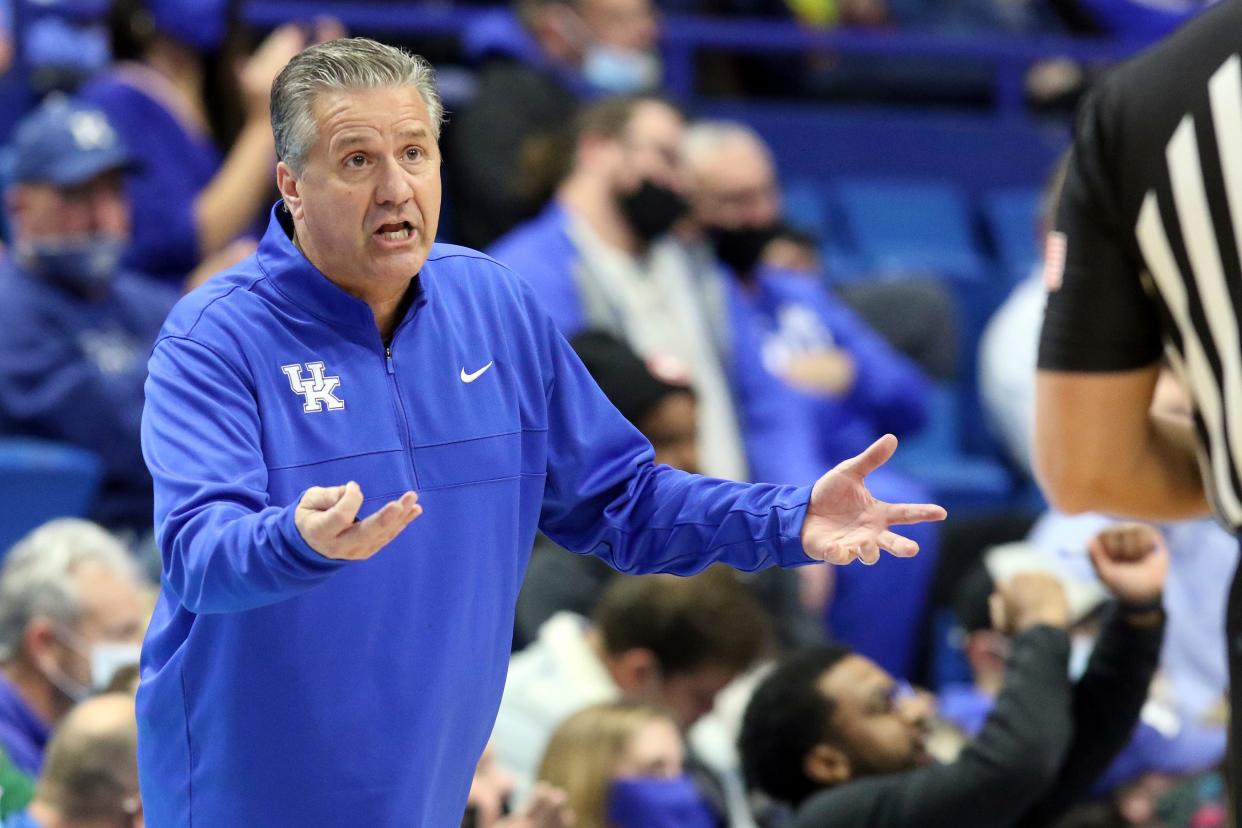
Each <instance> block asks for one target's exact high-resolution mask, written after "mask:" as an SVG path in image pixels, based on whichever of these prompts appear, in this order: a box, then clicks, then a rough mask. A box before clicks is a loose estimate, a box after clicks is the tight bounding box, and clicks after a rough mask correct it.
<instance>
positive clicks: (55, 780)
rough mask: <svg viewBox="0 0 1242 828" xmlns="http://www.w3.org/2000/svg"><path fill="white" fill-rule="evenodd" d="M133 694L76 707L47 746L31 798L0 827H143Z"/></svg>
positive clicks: (89, 701)
mask: <svg viewBox="0 0 1242 828" xmlns="http://www.w3.org/2000/svg"><path fill="white" fill-rule="evenodd" d="M144 824H145V823H144V820H143V813H142V798H141V796H140V795H139V792H138V723H137V717H136V716H135V713H134V700H133V697H132V696H130V695H127V694H120V693H109V694H106V695H102V696H98V697H96V698H93V699H88V700H87V701H84V702H82V704H80V705H78V706H77V707H75V708H74V709H73V710H72V711H71V712H70V713H69V715H67V716H66V717H65V720H64V722H63V723H61V725H60V727H58V728H57V730H56V735H55V736H54V737H53V738H52V741H51V743H50V744H49V745H48V750H47V763H46V765H45V766H44V769H43V773H42V775H41V776H40V777H39V784H38V790H37V793H36V795H35V798H34V801H33V802H31V803H30V807H29V808H28V809H27V810H26V811H25V812H24V813H19V814H15V815H13V816H12V817H10V818H9V819H8V820H6V821H5V822H4V823H3V828H100V827H101V826H105V825H106V826H108V828H142V826H143V825H144Z"/></svg>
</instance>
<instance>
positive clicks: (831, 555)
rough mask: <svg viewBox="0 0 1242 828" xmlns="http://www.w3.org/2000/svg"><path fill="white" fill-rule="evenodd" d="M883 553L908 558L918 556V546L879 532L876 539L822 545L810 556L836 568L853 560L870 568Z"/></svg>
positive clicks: (813, 550) (906, 539) (906, 540)
mask: <svg viewBox="0 0 1242 828" xmlns="http://www.w3.org/2000/svg"><path fill="white" fill-rule="evenodd" d="M883 551H887V552H889V553H890V554H892V555H893V556H894V557H898V558H910V557H913V556H914V555H917V554H918V551H919V545H918V544H917V543H915V542H914V541H912V540H910V539H909V538H905V537H902V536H901V535H898V534H897V533H895V532H887V531H886V532H881V533H880V535H879V537H878V538H876V539H867V540H858V541H850V542H843V543H834V542H828V543H823V544H820V545H819V548H817V549H816V548H813V549H812V551H811V553H810V556H811V557H812V558H816V559H817V560H821V561H824V562H825V563H830V564H835V565H837V566H844V565H845V564H848V563H851V562H852V561H855V560H857V561H859V562H860V563H862V564H863V565H865V566H871V565H873V564H875V563H877V562H878V561H879V560H880V553H881V552H883Z"/></svg>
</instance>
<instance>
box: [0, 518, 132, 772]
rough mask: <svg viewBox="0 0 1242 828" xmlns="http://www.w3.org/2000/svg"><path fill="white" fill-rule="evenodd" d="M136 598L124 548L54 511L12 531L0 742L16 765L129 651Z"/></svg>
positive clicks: (30, 768)
mask: <svg viewBox="0 0 1242 828" xmlns="http://www.w3.org/2000/svg"><path fill="white" fill-rule="evenodd" d="M144 607H145V602H144V601H143V597H142V593H141V591H140V589H139V581H138V578H137V571H136V569H135V567H134V565H133V563H132V562H131V560H130V558H129V556H128V553H126V551H125V549H124V547H122V546H121V544H120V543H119V542H118V541H117V540H116V539H115V538H114V537H112V536H111V535H110V534H108V533H107V532H105V531H104V530H103V529H102V528H100V527H99V526H97V525H95V524H93V523H90V522H88V521H85V520H77V519H73V518H63V519H60V520H54V521H51V522H50V523H46V524H44V525H43V526H40V527H39V528H38V529H35V530H34V531H33V532H31V533H30V534H29V535H27V536H26V537H25V538H23V539H22V540H20V541H19V542H18V543H17V545H15V546H14V547H13V550H12V551H11V552H10V553H9V555H8V557H7V558H6V559H5V561H4V567H3V569H0V745H2V746H3V748H4V750H5V752H7V753H8V755H9V757H10V758H11V759H12V761H13V764H14V765H16V766H17V767H18V768H19V769H21V770H22V771H23V772H25V773H27V774H30V775H31V776H34V775H36V774H38V772H39V769H40V767H41V766H42V763H43V750H44V747H45V746H46V744H47V739H48V734H49V732H50V731H51V729H52V728H53V727H54V726H55V725H56V724H57V723H58V722H60V720H61V719H63V718H64V716H65V714H66V713H68V712H69V710H70V708H72V707H73V705H74V704H75V703H77V702H79V701H81V700H82V699H84V698H86V697H87V696H88V695H90V692H91V690H92V689H93V688H101V687H103V686H105V685H106V684H107V683H108V681H109V680H110V679H111V678H112V673H113V672H114V671H115V670H116V668H117V667H120V666H122V665H124V664H126V663H132V662H134V661H135V660H137V657H138V643H139V641H140V640H141V639H142V632H143V629H144V627H145V622H146V617H145V609H144Z"/></svg>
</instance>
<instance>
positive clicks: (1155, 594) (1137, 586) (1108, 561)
mask: <svg viewBox="0 0 1242 828" xmlns="http://www.w3.org/2000/svg"><path fill="white" fill-rule="evenodd" d="M1087 550H1088V551H1089V552H1090V553H1091V563H1092V565H1093V566H1094V567H1095V574H1096V575H1098V576H1099V578H1100V581H1101V582H1103V584H1104V586H1105V587H1107V588H1108V591H1109V592H1111V593H1112V594H1113V595H1115V596H1116V597H1117V599H1118V600H1119V601H1121V602H1122V603H1124V604H1139V605H1141V604H1148V603H1150V602H1152V601H1155V600H1156V599H1157V598H1159V597H1160V594H1161V593H1162V592H1163V591H1164V580H1165V576H1166V575H1167V574H1168V571H1169V550H1168V549H1167V548H1166V547H1165V545H1164V537H1163V536H1161V534H1160V532H1159V531H1158V530H1157V529H1155V528H1154V527H1151V526H1147V525H1144V524H1142V523H1120V524H1117V525H1116V526H1110V527H1109V528H1108V529H1105V530H1104V531H1102V532H1100V533H1099V534H1097V535H1096V536H1095V537H1094V538H1092V539H1091V543H1090V544H1089V545H1088V546H1087Z"/></svg>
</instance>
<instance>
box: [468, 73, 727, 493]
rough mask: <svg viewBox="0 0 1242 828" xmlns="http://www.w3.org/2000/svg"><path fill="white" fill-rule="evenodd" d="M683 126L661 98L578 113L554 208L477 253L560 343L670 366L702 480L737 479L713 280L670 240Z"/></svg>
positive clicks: (680, 186)
mask: <svg viewBox="0 0 1242 828" xmlns="http://www.w3.org/2000/svg"><path fill="white" fill-rule="evenodd" d="M684 127H685V122H684V120H683V118H682V116H681V113H680V112H678V110H677V109H676V108H675V107H673V106H672V105H671V104H669V103H667V102H666V101H664V100H662V99H660V98H656V97H650V96H632V97H620V98H610V99H607V100H604V101H601V102H599V103H596V104H594V105H592V106H590V107H588V108H587V109H586V110H584V111H583V112H582V114H581V115H580V116H579V120H578V122H577V128H576V129H575V133H576V135H577V138H576V140H575V147H574V150H573V153H572V160H571V164H570V169H569V173H568V175H567V177H566V178H565V179H564V182H563V183H562V184H561V186H560V187H559V188H558V190H557V194H556V199H555V201H554V202H553V203H552V204H551V205H549V206H548V207H547V208H546V209H545V210H544V211H543V213H541V214H540V215H539V217H537V218H535V219H533V220H532V221H530V222H527V223H526V224H523V225H521V226H519V227H518V228H516V229H515V230H514V231H513V232H511V233H510V234H508V235H507V236H505V237H504V238H502V239H501V240H500V241H499V242H497V243H496V244H495V245H494V246H493V247H492V248H491V250H490V251H489V253H491V255H493V256H494V257H495V258H496V259H497V260H499V261H500V262H502V263H503V264H506V265H508V266H510V267H512V268H513V270H514V271H515V272H517V273H519V274H521V275H522V276H523V277H524V278H525V279H526V280H527V281H529V282H530V283H531V285H532V286H533V287H534V288H535V292H536V294H537V295H538V296H539V298H540V300H541V301H542V302H543V304H544V307H545V309H547V310H548V312H549V313H550V314H551V316H552V319H553V321H554V322H555V323H556V325H557V327H558V328H559V329H560V330H561V333H563V334H564V335H565V336H567V337H573V336H574V335H575V334H577V333H579V332H581V331H582V330H584V329H586V328H599V329H602V330H606V331H609V332H610V333H613V334H614V335H616V336H617V337H619V338H620V339H622V340H624V341H625V342H626V343H627V344H629V346H630V347H631V348H633V349H634V351H635V352H637V353H638V355H639V356H640V357H642V358H643V359H645V360H648V361H651V360H659V361H662V362H674V363H677V364H678V366H679V369H680V370H681V371H682V372H683V373H684V374H685V375H686V376H687V377H688V378H689V380H690V384H691V386H692V387H693V389H694V393H695V396H696V397H697V399H698V417H699V421H698V428H699V462H700V466H701V470H702V471H703V473H704V474H707V475H710V476H712V477H721V478H725V479H730V480H745V479H747V470H746V462H745V457H744V454H743V450H742V444H741V435H740V432H739V429H738V423H737V418H736V412H735V410H734V403H733V398H732V393H731V391H730V389H729V385H728V377H727V367H726V364H725V361H724V353H725V351H726V349H727V344H726V343H725V342H724V341H723V340H722V338H721V337H722V336H723V335H724V333H725V332H724V331H723V330H721V329H720V328H718V327H713V325H712V324H711V321H710V320H711V316H712V314H711V313H710V308H712V307H713V306H715V305H716V304H717V303H719V302H720V301H722V297H721V294H720V292H719V286H718V284H717V283H716V280H715V277H714V274H713V273H712V272H711V271H710V270H707V269H705V268H703V267H702V266H701V265H700V264H699V263H698V262H696V261H695V260H694V259H693V258H692V257H691V256H690V255H689V254H688V252H687V250H686V248H685V247H684V245H682V244H680V243H679V242H678V241H677V240H676V239H675V238H672V237H671V235H670V231H671V230H672V229H673V227H674V225H675V224H676V223H677V222H678V221H679V220H680V219H682V218H684V217H685V216H686V214H687V212H688V204H687V202H686V199H685V195H684V193H685V181H684V177H683V175H682V169H681V141H682V135H683V132H684Z"/></svg>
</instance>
